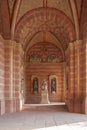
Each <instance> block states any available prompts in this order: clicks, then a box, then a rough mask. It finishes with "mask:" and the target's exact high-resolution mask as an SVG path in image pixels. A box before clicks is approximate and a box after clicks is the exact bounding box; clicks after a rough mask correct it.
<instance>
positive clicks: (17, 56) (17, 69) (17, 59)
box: [13, 42, 22, 111]
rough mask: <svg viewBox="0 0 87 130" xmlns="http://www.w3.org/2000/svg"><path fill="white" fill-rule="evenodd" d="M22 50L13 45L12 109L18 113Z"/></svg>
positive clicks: (17, 45) (15, 44)
mask: <svg viewBox="0 0 87 130" xmlns="http://www.w3.org/2000/svg"><path fill="white" fill-rule="evenodd" d="M21 53H22V48H21V44H19V43H16V42H15V43H14V56H13V59H14V68H13V71H14V75H13V79H14V108H15V111H20V110H21V108H22V104H21V103H22V102H21V100H22V99H21V61H22V57H21V55H22V54H21Z"/></svg>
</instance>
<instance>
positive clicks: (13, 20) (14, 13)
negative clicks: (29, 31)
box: [11, 0, 21, 40]
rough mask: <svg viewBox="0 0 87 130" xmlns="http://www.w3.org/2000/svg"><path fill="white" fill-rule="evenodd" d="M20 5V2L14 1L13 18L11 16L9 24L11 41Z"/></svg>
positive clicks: (19, 0)
mask: <svg viewBox="0 0 87 130" xmlns="http://www.w3.org/2000/svg"><path fill="white" fill-rule="evenodd" d="M20 3H21V0H17V1H16V3H15V7H14V12H13V16H12V23H11V39H12V40H13V39H14V31H15V25H16V20H17V15H18V10H19V7H20Z"/></svg>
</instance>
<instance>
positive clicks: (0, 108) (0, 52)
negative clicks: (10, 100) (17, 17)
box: [0, 36, 5, 115]
mask: <svg viewBox="0 0 87 130" xmlns="http://www.w3.org/2000/svg"><path fill="white" fill-rule="evenodd" d="M4 64H5V58H4V40H3V38H2V36H0V115H2V114H4V113H5V102H4V85H5V82H4V80H5V77H4V75H5V70H4V67H5V66H4Z"/></svg>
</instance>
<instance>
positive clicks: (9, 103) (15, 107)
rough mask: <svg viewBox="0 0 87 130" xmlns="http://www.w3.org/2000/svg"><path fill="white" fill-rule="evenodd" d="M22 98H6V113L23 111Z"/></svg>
mask: <svg viewBox="0 0 87 130" xmlns="http://www.w3.org/2000/svg"><path fill="white" fill-rule="evenodd" d="M21 109H22V108H21V100H20V99H8V100H5V113H12V112H18V111H21Z"/></svg>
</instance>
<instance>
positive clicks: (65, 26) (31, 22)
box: [15, 8, 75, 49]
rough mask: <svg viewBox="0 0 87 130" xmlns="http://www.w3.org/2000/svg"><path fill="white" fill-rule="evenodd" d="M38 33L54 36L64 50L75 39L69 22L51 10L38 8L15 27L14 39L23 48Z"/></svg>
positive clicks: (72, 26)
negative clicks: (47, 33)
mask: <svg viewBox="0 0 87 130" xmlns="http://www.w3.org/2000/svg"><path fill="white" fill-rule="evenodd" d="M40 31H41V32H42V31H47V32H51V33H52V34H54V35H55V36H56V37H57V38H58V40H59V41H60V42H61V43H63V45H64V49H66V48H67V46H68V43H69V42H71V41H73V40H74V39H75V29H74V25H73V24H72V22H71V20H69V18H68V17H67V16H65V15H64V14H63V13H61V12H60V11H58V10H56V9H53V8H47V9H45V8H39V9H36V10H34V11H31V12H29V13H27V14H26V15H25V16H24V17H23V18H22V20H21V21H20V22H19V23H18V25H17V27H16V31H15V38H16V40H17V41H18V42H22V44H24V46H25V45H26V43H27V42H29V41H30V40H31V38H32V37H33V36H34V35H35V34H36V33H38V32H40Z"/></svg>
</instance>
